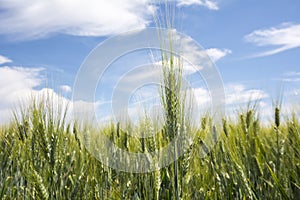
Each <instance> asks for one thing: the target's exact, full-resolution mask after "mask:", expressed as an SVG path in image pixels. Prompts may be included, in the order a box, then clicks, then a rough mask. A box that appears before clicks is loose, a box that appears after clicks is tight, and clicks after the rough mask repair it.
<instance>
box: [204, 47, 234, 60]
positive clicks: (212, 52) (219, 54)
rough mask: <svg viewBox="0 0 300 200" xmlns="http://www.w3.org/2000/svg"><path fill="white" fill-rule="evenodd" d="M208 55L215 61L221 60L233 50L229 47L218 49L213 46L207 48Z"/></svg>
mask: <svg viewBox="0 0 300 200" xmlns="http://www.w3.org/2000/svg"><path fill="white" fill-rule="evenodd" d="M206 53H207V55H208V56H209V57H210V58H211V59H212V61H213V62H217V61H219V60H220V59H221V58H223V57H225V56H227V55H228V54H231V53H232V51H231V50H229V49H216V48H211V49H207V50H206Z"/></svg>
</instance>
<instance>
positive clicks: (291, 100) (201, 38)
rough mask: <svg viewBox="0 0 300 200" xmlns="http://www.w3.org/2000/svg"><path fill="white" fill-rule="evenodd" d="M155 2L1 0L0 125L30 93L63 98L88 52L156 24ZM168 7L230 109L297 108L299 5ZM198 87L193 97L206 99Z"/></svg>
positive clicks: (192, 3)
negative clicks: (207, 60)
mask: <svg viewBox="0 0 300 200" xmlns="http://www.w3.org/2000/svg"><path fill="white" fill-rule="evenodd" d="M153 2H154V1H153V0H152V1H151V0H141V1H139V0H110V1H107V0H102V1H101V0H100V1H97V0H90V1H80V0H76V1H71V0H69V1H50V0H44V1H37V0H28V1H22V0H15V1H9V0H0V96H1V99H0V113H1V114H0V121H6V120H7V118H8V117H7V116H8V115H9V113H10V110H11V108H12V107H13V106H15V105H16V104H17V103H18V101H19V100H22V99H23V98H25V97H27V96H28V95H29V94H32V93H37V94H38V93H40V92H43V91H45V90H50V91H51V92H53V93H54V94H58V93H63V94H64V95H65V98H64V99H65V101H69V100H70V97H71V96H72V86H73V84H74V80H75V76H76V73H77V71H78V69H79V67H80V66H81V64H82V63H83V61H84V59H85V58H86V56H87V55H88V54H89V52H90V51H91V50H92V49H94V48H95V47H96V45H98V44H99V43H100V42H102V41H104V40H105V39H107V38H108V37H110V36H113V35H117V34H118V33H120V32H124V31H128V30H133V29H136V28H146V27H152V26H154V23H153V17H152V16H153V14H155V13H156V12H157V9H158V8H157V6H158V4H155V3H154V4H153ZM173 3H174V4H176V9H177V10H176V11H177V15H176V26H175V28H176V29H177V31H179V32H182V33H184V34H186V35H189V36H191V37H192V38H193V39H194V40H196V41H197V42H198V43H199V44H200V45H201V46H203V48H205V49H207V53H208V55H209V56H211V58H212V60H213V61H215V63H216V66H217V68H218V70H219V71H220V74H221V76H222V79H223V81H224V87H225V92H226V99H227V105H228V108H233V107H237V106H238V105H240V104H241V103H245V102H247V101H249V99H253V100H259V101H260V106H261V107H262V110H268V112H270V109H271V108H272V101H274V100H277V99H278V98H279V97H278V96H280V95H283V96H284V99H285V103H284V105H285V106H286V107H291V106H294V105H295V102H298V103H299V100H300V66H299V65H300V62H299V55H300V48H299V47H300V14H299V10H300V2H299V1H298V0H264V1H253V0H243V1H238V0H177V1H173ZM127 61H128V60H127ZM45 88H48V89H45ZM198 90H199V96H200V95H201V94H202V95H205V94H206V92H205V91H204V90H202V89H201V88H198ZM102 100H103V101H105V100H106V99H102ZM99 101H100V100H99ZM269 114H270V113H269Z"/></svg>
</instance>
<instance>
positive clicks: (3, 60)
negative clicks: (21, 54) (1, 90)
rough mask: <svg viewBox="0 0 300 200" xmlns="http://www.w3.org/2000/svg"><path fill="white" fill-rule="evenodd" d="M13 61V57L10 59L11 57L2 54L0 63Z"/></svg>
mask: <svg viewBox="0 0 300 200" xmlns="http://www.w3.org/2000/svg"><path fill="white" fill-rule="evenodd" d="M11 62H12V60H11V59H9V58H7V57H5V56H2V55H0V65H2V64H5V63H11Z"/></svg>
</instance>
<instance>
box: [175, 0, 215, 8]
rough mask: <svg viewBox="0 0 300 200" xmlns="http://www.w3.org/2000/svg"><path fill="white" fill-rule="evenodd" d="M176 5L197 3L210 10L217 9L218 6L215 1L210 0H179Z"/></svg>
mask: <svg viewBox="0 0 300 200" xmlns="http://www.w3.org/2000/svg"><path fill="white" fill-rule="evenodd" d="M177 5H178V6H191V5H199V6H204V7H207V8H208V9H210V10H219V6H218V4H217V2H215V1H212V0H179V1H178V4H177Z"/></svg>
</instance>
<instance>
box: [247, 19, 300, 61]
mask: <svg viewBox="0 0 300 200" xmlns="http://www.w3.org/2000/svg"><path fill="white" fill-rule="evenodd" d="M245 39H246V41H248V42H251V43H254V44H256V45H257V46H271V47H273V48H275V47H276V48H275V49H273V50H269V51H266V52H263V53H259V54H257V55H256V56H258V57H259V56H270V55H273V54H277V53H280V52H282V51H286V50H289V49H292V48H297V47H300V24H291V23H284V24H281V25H280V26H278V27H271V28H269V29H261V30H256V31H254V32H252V33H250V34H248V35H246V36H245Z"/></svg>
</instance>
